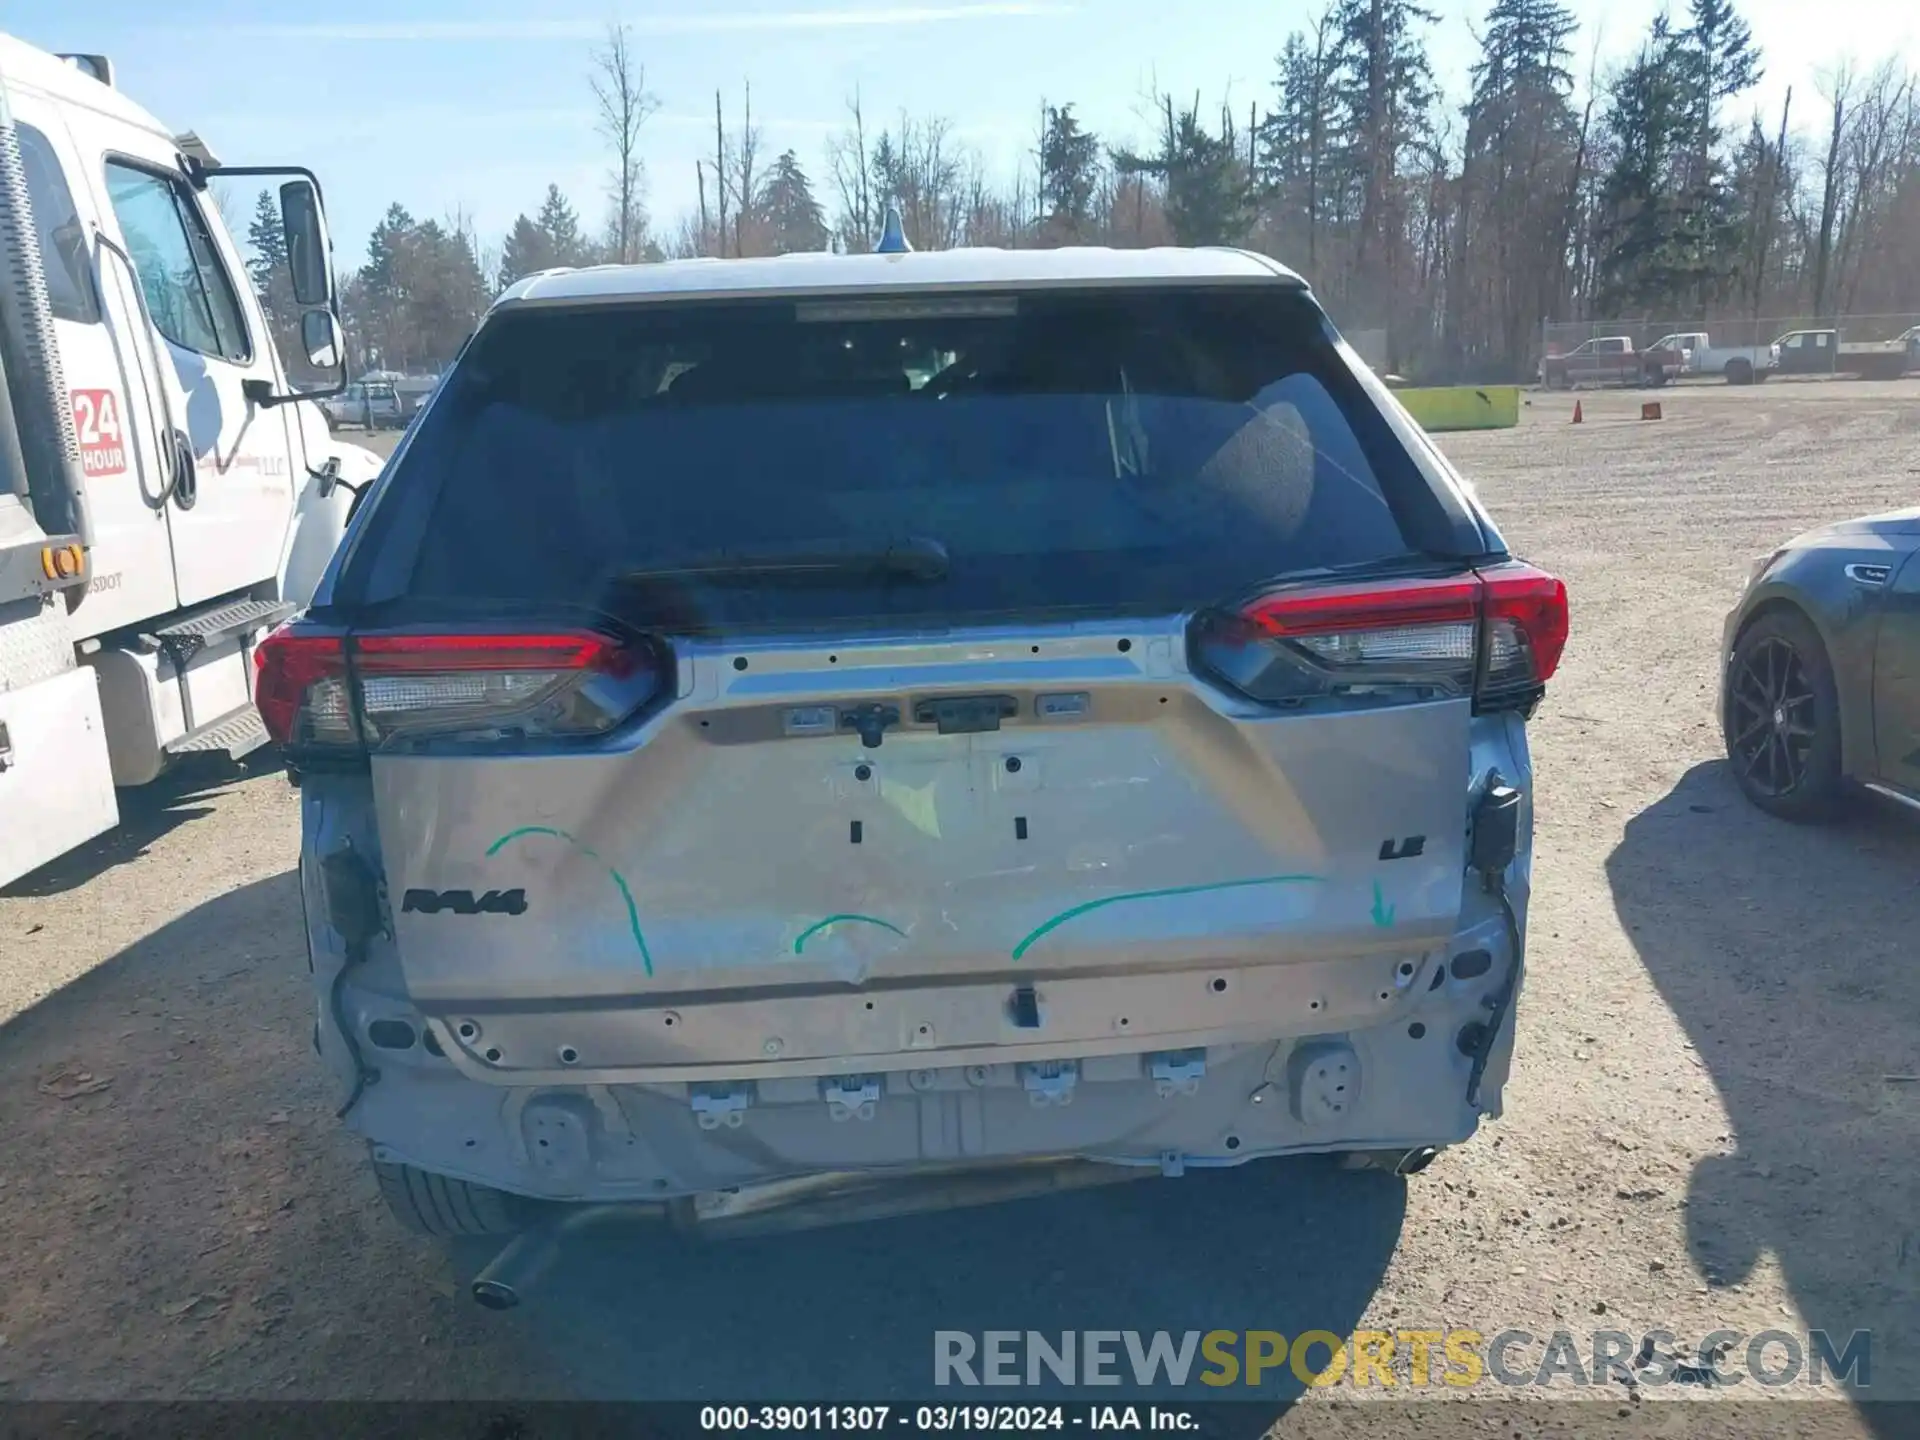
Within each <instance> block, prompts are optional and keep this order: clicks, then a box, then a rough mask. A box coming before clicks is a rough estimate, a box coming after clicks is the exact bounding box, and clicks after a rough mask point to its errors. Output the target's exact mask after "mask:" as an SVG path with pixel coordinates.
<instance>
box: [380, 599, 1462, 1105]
mask: <svg viewBox="0 0 1920 1440" xmlns="http://www.w3.org/2000/svg"><path fill="white" fill-rule="evenodd" d="M676 650H677V653H678V674H677V677H676V678H677V692H678V693H677V695H676V696H675V697H674V698H673V699H672V700H671V701H670V702H669V703H668V704H667V705H666V706H665V708H663V709H662V710H660V711H659V712H658V713H656V714H655V715H654V716H653V717H652V718H650V719H649V720H647V721H646V722H645V723H644V725H643V726H641V727H640V728H638V729H637V730H634V731H631V732H629V733H626V734H623V735H620V736H618V737H616V738H614V739H612V740H610V741H608V742H606V743H605V744H603V745H600V746H598V747H597V748H594V749H591V750H585V751H574V752H570V753H547V754H525V753H522V754H506V755H498V756H484V757H482V756H470V755H469V756H461V755H445V754H442V755H429V754H415V755H391V754H389V755H376V756H375V757H374V759H373V761H372V766H373V779H374V786H375V794H376V798H377V804H378V814H379V825H380V833H381V845H382V850H383V852H384V856H385V864H386V872H387V878H388V885H389V891H390V896H391V900H392V909H393V912H394V922H395V926H396V938H397V940H398V945H399V951H400V955H401V958H402V963H403V966H404V970H405V974H406V978H407V983H408V987H409V990H410V992H411V994H412V996H413V998H414V1001H415V1003H416V1004H418V1005H419V1006H420V1007H421V1008H422V1010H423V1011H424V1012H425V1013H426V1014H427V1015H428V1016H429V1017H430V1018H431V1019H432V1022H433V1023H434V1024H435V1026H436V1030H437V1033H438V1034H439V1035H440V1037H441V1039H442V1043H443V1044H445V1045H448V1046H450V1047H452V1048H451V1050H450V1053H452V1054H454V1056H455V1059H456V1061H457V1063H460V1064H461V1065H462V1068H465V1069H469V1070H470V1071H472V1072H473V1073H478V1074H483V1075H485V1076H486V1077H487V1078H493V1079H498V1080H500V1081H503V1082H506V1081H515V1082H518V1081H521V1080H529V1079H532V1078H534V1077H536V1076H540V1075H546V1074H550V1073H553V1072H556V1071H561V1070H566V1069H569V1068H571V1069H573V1070H575V1071H576V1072H578V1073H580V1074H581V1075H583V1076H586V1075H589V1074H594V1073H598V1074H602V1075H607V1076H613V1075H619V1076H623V1077H628V1078H631V1077H634V1076H636V1075H641V1074H644V1075H647V1076H653V1077H664V1076H668V1075H685V1076H687V1077H689V1078H691V1077H695V1076H698V1075H709V1074H724V1073H738V1072H741V1071H744V1070H748V1069H755V1070H770V1071H775V1072H785V1073H801V1074H804V1073H817V1074H824V1073H831V1072H837V1071H841V1070H849V1069H858V1068H861V1067H869V1068H872V1069H876V1070H883V1069H898V1068H906V1067H908V1066H916V1065H929V1064H946V1065H950V1064H969V1063H975V1062H976V1061H977V1060H979V1061H983V1060H984V1059H985V1058H989V1057H993V1058H1009V1057H1011V1056H1012V1055H1014V1054H1017V1053H1020V1052H1022V1051H1023V1050H1024V1051H1027V1052H1029V1053H1036V1054H1037V1053H1041V1052H1042V1051H1043V1050H1044V1053H1047V1054H1055V1055H1057V1054H1063V1053H1077V1054H1097V1053H1101V1052H1103V1051H1109V1052H1119V1051H1136V1052H1137V1051H1139V1050H1141V1049H1142V1048H1145V1046H1146V1045H1147V1044H1150V1043H1151V1042H1152V1039H1153V1037H1156V1036H1177V1035H1181V1034H1205V1035H1211V1036H1219V1035H1222V1034H1231V1033H1234V1032H1236V1031H1244V1032H1246V1033H1248V1034H1262V1033H1264V1034H1268V1035H1271V1034H1275V1033H1279V1030H1280V1029H1282V1028H1284V1029H1292V1030H1296V1031H1298V1030H1305V1029H1310V1028H1313V1027H1314V1026H1322V1027H1324V1028H1329V1029H1333V1028H1339V1026H1340V1025H1341V1024H1342V1023H1344V1022H1348V1021H1352V1020H1354V1019H1356V1018H1357V1017H1356V1014H1355V1013H1354V1012H1356V1010H1361V1009H1365V1008H1366V1007H1369V1006H1371V1005H1373V1004H1374V1003H1376V997H1377V1000H1378V1001H1386V1000H1388V999H1389V998H1390V994H1389V991H1390V990H1391V987H1393V986H1394V985H1395V984H1396V982H1397V983H1399V984H1401V985H1404V983H1405V981H1406V979H1407V977H1408V976H1409V975H1411V974H1412V973H1414V971H1415V970H1416V968H1417V966H1418V964H1419V962H1420V957H1421V956H1423V955H1424V954H1425V953H1426V952H1428V951H1429V950H1431V949H1434V948H1435V947H1440V946H1443V945H1444V944H1445V942H1446V941H1447V939H1448V938H1449V937H1450V936H1451V935H1452V934H1453V932H1454V930H1455V928H1456V924H1457V918H1458V914H1459V910H1460V891H1461V877H1462V870H1463V864H1464V856H1463V845H1464V833H1465V829H1466V815H1465V805H1466V796H1467V793H1468V787H1467V785H1466V778H1467V777H1466V771H1467V764H1468V759H1467V757H1468V725H1469V718H1470V708H1471V707H1470V702H1469V701H1467V700H1466V699H1464V698H1461V699H1453V700H1440V701H1432V702H1426V703H1414V704H1400V705H1391V706H1383V707H1375V708H1360V709H1351V710H1344V711H1343V710H1334V711H1328V710H1326V709H1317V710H1312V711H1308V710H1294V711H1287V710H1279V711H1276V710H1274V709H1271V708H1265V707H1260V706H1256V705H1253V704H1251V703H1248V702H1245V701H1242V700H1239V699H1237V698H1235V697H1233V696H1231V695H1228V694H1227V693H1225V692H1223V691H1221V690H1219V689H1216V688H1214V687H1211V686H1208V685H1205V684H1203V683H1201V682H1199V681H1198V680H1196V678H1195V677H1194V676H1193V675H1191V674H1190V673H1189V672H1188V669H1187V662H1186V650H1185V643H1184V630H1183V624H1182V623H1181V622H1180V621H1178V620H1175V619H1168V620H1164V621H1158V622H1153V623H1144V624H1143V623H1138V622H1131V623H1128V622H1115V623H1105V624H1101V625H1098V626H1077V627H1065V628H1048V629H1040V630H1030V631H1029V630H1021V631H1018V632H1015V631H1005V630H993V631H989V630H978V631H967V632H951V633H948V634H945V635H942V636H939V637H937V638H932V639H919V640H900V641H892V642H888V641H871V642H863V643H861V644H857V645H847V644H842V645H835V646H830V647H829V646H821V645H811V644H802V645H779V646H773V645H768V646H760V647H742V646H740V645H738V644H731V645H728V644H714V645H706V646H702V645H698V644H692V645H689V644H685V643H681V644H678V645H676ZM956 696H957V697H983V696H984V697H990V698H992V699H993V701H994V702H995V704H996V705H997V706H999V707H1001V708H1003V709H1004V710H1005V711H1006V712H1007V713H1005V714H1004V716H1003V717H1002V718H1001V719H1000V721H999V725H998V728H997V729H995V728H980V729H973V730H962V731H961V732H960V733H944V734H943V733H941V729H940V726H939V724H938V723H932V722H930V721H928V722H923V721H920V720H916V719H915V716H916V713H918V714H920V715H922V716H930V715H931V714H932V713H934V707H931V706H930V705H929V702H937V701H939V700H941V699H942V698H951V697H956ZM870 705H879V706H882V707H891V708H892V709H894V710H895V711H897V712H898V715H899V717H900V718H899V722H898V723H897V724H895V725H892V726H889V727H888V728H886V729H885V730H884V731H883V732H882V735H881V744H880V745H878V746H877V747H869V746H867V745H865V744H863V742H862V739H861V737H860V736H859V735H858V734H856V733H854V732H853V731H851V730H848V729H844V728H840V727H839V726H838V725H836V726H834V727H833V728H827V729H823V728H821V725H820V721H821V717H822V716H827V715H830V716H834V717H838V716H841V715H843V714H845V713H847V712H850V711H858V710H860V709H861V707H864V706H870ZM809 726H812V727H813V728H812V729H809V728H808V727H809ZM1383 986H1385V987H1388V988H1387V989H1382V988H1381V987H1383ZM555 1016H560V1017H564V1018H565V1021H566V1023H565V1024H564V1025H561V1026H560V1027H559V1028H557V1029H556V1028H555V1024H554V1023H552V1021H553V1017H555ZM539 1017H545V1019H540V1018H539ZM1374 1018H1376V1019H1377V1018H1378V1017H1377V1015H1376V1016H1375V1017H1374ZM1277 1027H1278V1028H1277ZM569 1052H570V1053H569Z"/></svg>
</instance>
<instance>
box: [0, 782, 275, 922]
mask: <svg viewBox="0 0 1920 1440" xmlns="http://www.w3.org/2000/svg"><path fill="white" fill-rule="evenodd" d="M279 753H280V752H279V750H278V748H276V747H267V748H263V749H260V750H257V751H255V752H254V753H253V754H252V755H250V756H248V757H247V758H246V759H245V760H241V761H237V762H236V761H234V760H230V759H228V758H227V757H226V756H225V755H218V754H200V755H186V756H182V757H181V758H180V759H179V760H177V761H175V762H174V764H173V766H172V767H171V768H170V769H169V770H168V771H167V772H166V773H165V774H164V775H162V776H161V777H160V778H159V779H158V780H155V781H154V782H153V783H152V784H151V785H142V786H141V787H140V788H139V789H137V790H122V791H120V792H119V801H120V823H119V824H118V825H116V826H115V827H114V828H113V829H111V830H109V831H107V833H106V834H104V835H99V836H96V837H95V838H94V839H92V840H89V841H88V842H87V843H86V844H84V845H82V846H81V847H80V848H79V849H77V850H73V851H70V852H69V853H67V854H65V855H62V856H61V857H60V858H59V859H57V860H55V861H53V862H52V863H51V864H47V865H42V866H41V867H40V868H39V869H38V870H35V871H33V872H32V873H30V874H27V875H23V876H22V877H21V878H20V879H18V880H16V881H14V882H13V884H11V885H8V886H4V887H0V899H6V900H17V899H24V898H26V897H28V896H40V895H63V894H65V893H66V892H67V891H69V890H77V889H79V888H80V887H81V886H82V885H85V884H86V883H87V882H88V881H90V880H94V879H97V878H98V877H99V876H100V875H102V874H104V873H105V872H106V871H108V870H111V869H113V867H114V866H116V865H124V864H126V863H127V862H128V861H129V860H137V859H139V858H140V857H141V856H142V855H144V854H145V853H146V850H147V847H148V846H149V845H151V844H153V842H154V841H156V840H158V839H159V838H160V837H161V836H162V835H165V834H166V833H167V832H168V831H170V830H173V829H175V828H177V827H178V826H181V825H185V824H187V823H188V822H189V821H193V820H199V819H203V818H204V817H206V816H208V815H210V814H212V813H213V809H212V807H211V806H209V805H207V804H206V803H204V802H206V801H207V800H208V799H210V798H211V797H212V796H213V795H215V794H216V793H218V792H219V791H221V790H224V789H225V788H226V787H227V786H229V785H237V784H239V783H240V782H241V781H242V780H248V779H251V778H253V777H254V776H256V775H269V774H272V773H273V772H274V771H276V770H279V769H280V768H281V763H280V760H279Z"/></svg>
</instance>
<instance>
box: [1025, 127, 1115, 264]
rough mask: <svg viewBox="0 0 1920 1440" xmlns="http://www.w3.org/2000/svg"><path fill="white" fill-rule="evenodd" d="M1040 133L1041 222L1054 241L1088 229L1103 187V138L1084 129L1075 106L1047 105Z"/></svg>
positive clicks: (1074, 237)
mask: <svg viewBox="0 0 1920 1440" xmlns="http://www.w3.org/2000/svg"><path fill="white" fill-rule="evenodd" d="M1045 116H1046V123H1045V125H1044V126H1043V127H1042V129H1041V132H1040V155H1039V160H1040V207H1041V224H1042V225H1043V226H1044V227H1045V230H1046V232H1047V238H1048V239H1049V240H1051V241H1052V243H1054V244H1064V243H1071V242H1072V241H1075V240H1078V239H1081V238H1082V237H1083V236H1084V235H1085V234H1086V232H1087V229H1088V227H1089V225H1090V223H1091V221H1092V216H1093V197H1094V195H1095V193H1096V192H1097V191H1098V190H1099V188H1100V140H1099V137H1098V136H1095V135H1093V134H1091V133H1090V132H1088V131H1086V130H1082V129H1081V128H1080V122H1079V121H1078V120H1076V119H1075V118H1074V114H1073V106H1071V105H1062V106H1058V107H1055V106H1052V105H1049V106H1047V107H1045Z"/></svg>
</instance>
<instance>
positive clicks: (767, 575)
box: [617, 535, 949, 585]
mask: <svg viewBox="0 0 1920 1440" xmlns="http://www.w3.org/2000/svg"><path fill="white" fill-rule="evenodd" d="M948 568H949V561H948V556H947V547H946V546H944V545H942V544H941V543H940V542H939V541H938V540H931V539H928V538H926V537H924V536H917V535H910V536H906V537H903V538H901V539H899V540H894V541H890V542H887V543H885V544H875V543H874V542H873V541H872V540H859V539H830V540H806V541H801V542H798V543H795V544H792V545H779V546H767V547H764V548H753V547H747V546H728V547H726V548H724V549H719V550H707V551H701V552H697V553H695V554H692V555H689V556H687V557H686V558H685V559H681V560H676V561H674V562H672V563H671V564H662V565H644V566H640V567H638V568H636V569H632V570H624V571H622V572H621V573H620V574H619V576H618V577H617V579H618V580H620V581H623V582H625V583H627V584H635V585H638V584H648V583H655V582H660V581H669V582H671V581H680V582H687V583H703V584H710V585H713V584H718V585H726V584H733V585H764V584H793V583H804V582H806V581H808V580H822V581H832V580H844V579H863V578H868V577H872V578H876V579H879V578H889V579H902V580H917V581H921V582H930V581H935V580H944V579H946V577H947V570H948Z"/></svg>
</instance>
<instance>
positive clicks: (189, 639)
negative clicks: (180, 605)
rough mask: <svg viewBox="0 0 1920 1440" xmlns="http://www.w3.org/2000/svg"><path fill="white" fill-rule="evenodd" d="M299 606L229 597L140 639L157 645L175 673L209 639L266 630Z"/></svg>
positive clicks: (274, 601)
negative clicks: (229, 598) (230, 598)
mask: <svg viewBox="0 0 1920 1440" xmlns="http://www.w3.org/2000/svg"><path fill="white" fill-rule="evenodd" d="M299 608H300V607H299V606H297V605H294V604H293V603H291V602H290V601H286V600H229V601H226V602H224V603H222V604H218V605H213V606H210V607H209V608H207V609H205V610H199V611H195V612H193V613H191V614H188V615H184V616H182V617H181V618H180V619H178V620H175V621H174V622H173V623H172V624H169V625H162V626H161V627H160V628H158V629H157V630H152V631H149V632H148V633H146V634H144V635H142V636H141V637H140V638H141V639H143V640H146V641H148V642H150V643H152V644H154V645H157V646H159V647H160V650H161V653H163V654H164V655H165V656H166V657H167V659H168V660H170V661H172V662H173V668H174V670H175V671H176V673H177V672H178V671H181V670H184V669H186V667H187V665H188V663H189V662H190V661H192V659H193V657H194V656H195V655H198V654H199V653H200V652H201V651H202V650H203V649H205V648H206V647H207V646H208V645H209V644H211V643H212V642H213V641H215V640H224V639H226V637H227V636H229V635H243V634H245V633H246V632H247V631H249V630H264V629H268V628H270V627H272V626H274V625H278V624H279V623H280V622H281V621H282V620H284V619H286V618H287V617H288V616H289V615H291V614H293V612H294V611H295V610H297V609H299Z"/></svg>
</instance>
